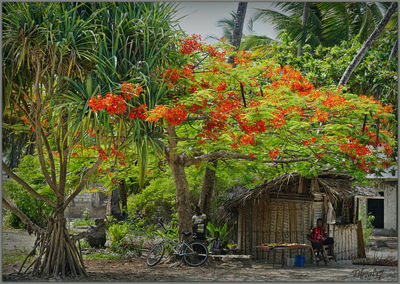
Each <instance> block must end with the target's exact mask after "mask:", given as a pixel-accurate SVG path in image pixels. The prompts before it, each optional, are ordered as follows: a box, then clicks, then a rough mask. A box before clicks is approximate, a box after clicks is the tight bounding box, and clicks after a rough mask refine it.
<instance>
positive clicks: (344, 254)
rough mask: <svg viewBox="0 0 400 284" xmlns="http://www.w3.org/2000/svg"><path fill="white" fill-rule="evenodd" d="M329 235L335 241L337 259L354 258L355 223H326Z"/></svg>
mask: <svg viewBox="0 0 400 284" xmlns="http://www.w3.org/2000/svg"><path fill="white" fill-rule="evenodd" d="M328 226H329V228H328V229H329V236H330V237H333V239H334V241H335V245H334V247H335V249H334V250H335V254H336V259H337V260H343V259H354V258H356V257H357V246H358V242H357V241H358V240H357V224H348V225H328Z"/></svg>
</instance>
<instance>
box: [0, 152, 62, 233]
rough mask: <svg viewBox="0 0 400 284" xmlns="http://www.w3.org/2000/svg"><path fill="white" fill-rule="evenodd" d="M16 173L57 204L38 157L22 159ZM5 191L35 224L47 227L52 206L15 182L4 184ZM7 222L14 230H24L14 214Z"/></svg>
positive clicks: (10, 181) (28, 156)
mask: <svg viewBox="0 0 400 284" xmlns="http://www.w3.org/2000/svg"><path fill="white" fill-rule="evenodd" d="M14 171H15V173H16V174H17V175H18V176H19V177H20V178H21V179H22V180H24V181H25V182H26V183H28V184H29V185H30V186H31V187H32V188H33V189H34V190H36V191H37V192H38V193H40V194H41V195H43V196H46V197H48V198H50V199H51V200H53V201H54V202H55V194H54V192H53V191H52V190H51V189H50V187H49V186H48V185H47V184H46V181H45V178H44V176H43V173H42V171H41V168H40V164H39V160H38V158H37V157H36V156H32V155H27V156H25V157H23V158H22V160H21V162H20V164H19V165H18V167H17V168H16V169H14ZM3 189H4V190H5V191H6V193H7V194H8V196H9V198H10V199H12V200H13V201H14V204H15V205H16V207H17V208H18V209H20V210H21V211H22V212H23V213H24V214H25V215H26V216H27V217H28V218H30V219H31V220H32V221H33V222H34V223H35V224H37V225H39V226H41V227H45V226H46V225H47V218H48V217H49V216H50V214H51V210H52V208H51V206H50V205H48V204H47V203H46V202H44V201H42V200H39V199H37V198H34V197H32V195H31V194H29V193H28V192H27V191H26V190H25V189H24V188H23V187H22V186H21V185H20V184H18V183H17V182H16V181H14V180H11V179H10V180H7V181H5V182H4V183H3ZM5 222H6V223H7V224H8V225H9V226H10V227H12V228H23V227H24V224H23V223H22V221H21V220H20V219H19V218H18V217H17V216H15V215H14V214H13V213H11V214H9V215H8V216H7V219H6V220H5Z"/></svg>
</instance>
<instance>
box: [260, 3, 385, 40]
mask: <svg viewBox="0 0 400 284" xmlns="http://www.w3.org/2000/svg"><path fill="white" fill-rule="evenodd" d="M306 3H308V4H309V6H307V5H305V3H300V2H278V3H276V5H275V8H276V9H277V10H278V11H276V10H272V9H258V10H259V11H258V13H257V14H256V16H255V19H256V20H262V21H264V22H269V23H271V24H272V25H273V26H274V28H275V29H276V30H278V31H280V34H279V36H282V34H283V32H284V31H285V32H287V33H288V35H289V36H290V37H291V38H292V39H293V40H295V41H297V42H298V44H299V47H300V46H303V45H304V44H309V45H310V46H311V47H313V48H315V47H317V46H318V45H322V46H333V45H335V44H339V43H340V42H341V41H342V40H349V39H350V38H352V37H355V36H358V37H359V39H360V42H363V41H365V40H366V39H367V38H368V36H369V35H370V34H371V33H372V31H373V30H374V29H375V26H376V25H377V24H378V23H379V21H380V20H381V19H382V17H383V14H384V11H385V10H386V9H387V7H388V6H387V4H383V3H363V2H354V3H350V2H346V3H343V2H332V3H330V2H320V3H316V2H306ZM307 12H308V13H307ZM305 20H306V21H307V24H306V25H303V23H305Z"/></svg>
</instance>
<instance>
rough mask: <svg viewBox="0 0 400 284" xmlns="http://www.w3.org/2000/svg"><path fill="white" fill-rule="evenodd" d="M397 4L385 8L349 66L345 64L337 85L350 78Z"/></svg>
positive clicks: (343, 83)
mask: <svg viewBox="0 0 400 284" xmlns="http://www.w3.org/2000/svg"><path fill="white" fill-rule="evenodd" d="M397 5H398V4H397V2H394V3H392V5H390V7H389V9H387V11H386V14H385V15H384V17H383V18H382V19H381V21H380V22H379V24H378V25H377V26H376V28H375V29H374V31H373V33H371V35H370V36H369V38H368V39H367V40H366V41H365V43H364V45H363V47H362V48H361V49H360V51H359V52H358V54H357V55H356V56H355V57H354V58H353V60H352V61H351V62H350V64H349V66H347V69H346V71H345V72H344V73H343V75H342V78H341V79H340V81H339V84H338V86H340V85H343V86H344V85H346V83H347V81H348V80H349V78H350V76H351V74H352V73H353V71H354V70H355V69H356V67H357V65H358V64H359V63H360V62H361V60H362V59H363V57H364V55H365V54H366V53H367V52H368V50H369V49H370V48H371V45H372V43H373V42H374V41H375V40H376V38H377V37H378V36H379V35H380V34H381V33H382V31H383V29H384V28H385V26H386V25H387V23H388V22H389V20H390V18H391V17H392V15H393V14H394V13H395V12H396V10H397ZM389 58H390V56H389Z"/></svg>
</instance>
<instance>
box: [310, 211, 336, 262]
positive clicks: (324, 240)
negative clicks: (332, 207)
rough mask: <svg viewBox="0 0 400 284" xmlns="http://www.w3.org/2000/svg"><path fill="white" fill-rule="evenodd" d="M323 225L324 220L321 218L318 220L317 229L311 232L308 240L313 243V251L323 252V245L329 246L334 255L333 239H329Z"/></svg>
mask: <svg viewBox="0 0 400 284" xmlns="http://www.w3.org/2000/svg"><path fill="white" fill-rule="evenodd" d="M323 225H324V222H323V220H322V219H321V218H319V219H318V220H317V227H315V228H314V229H312V230H311V233H310V235H308V240H309V241H310V242H311V246H312V247H313V249H317V250H319V251H321V250H322V246H323V245H328V246H329V253H330V255H334V253H333V243H334V241H333V238H328V235H327V233H326V231H325V229H324V227H323Z"/></svg>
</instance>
